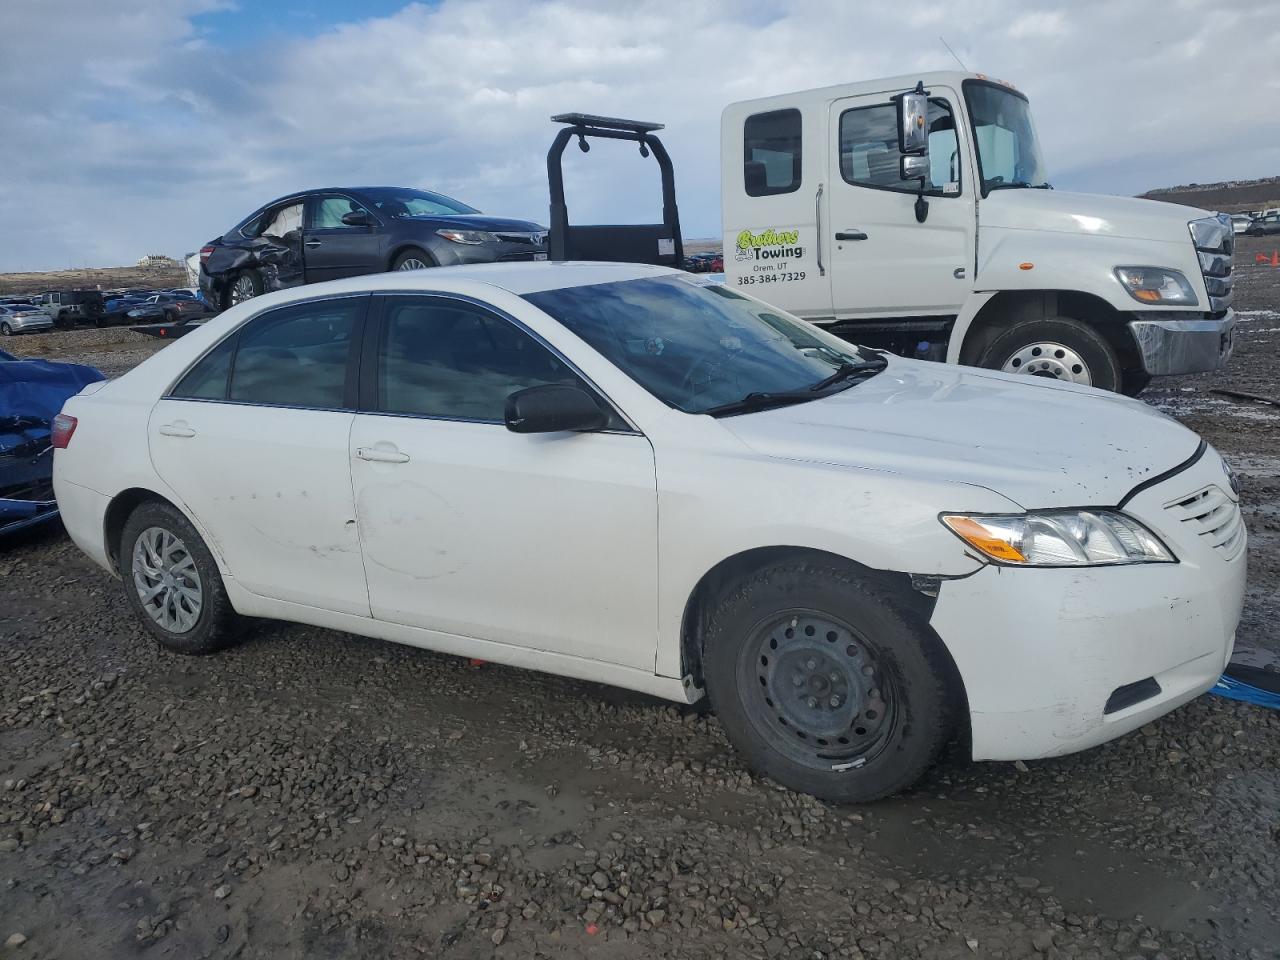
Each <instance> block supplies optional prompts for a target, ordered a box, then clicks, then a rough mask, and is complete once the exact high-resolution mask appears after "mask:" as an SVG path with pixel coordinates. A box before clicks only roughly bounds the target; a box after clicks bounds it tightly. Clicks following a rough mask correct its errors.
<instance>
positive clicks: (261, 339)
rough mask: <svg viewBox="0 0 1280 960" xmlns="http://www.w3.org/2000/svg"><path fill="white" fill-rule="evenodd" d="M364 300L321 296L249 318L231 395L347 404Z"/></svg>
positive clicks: (246, 399)
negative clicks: (350, 363)
mask: <svg viewBox="0 0 1280 960" xmlns="http://www.w3.org/2000/svg"><path fill="white" fill-rule="evenodd" d="M364 305H365V298H364V297H347V298H344V299H341V300H317V301H313V302H311V303H303V304H298V305H297V306H294V307H284V308H282V309H280V310H272V311H271V312H270V313H267V314H264V315H263V316H260V317H258V318H256V319H254V320H252V321H250V322H249V324H248V325H247V326H246V327H245V328H244V329H243V330H242V331H241V332H240V335H239V338H238V339H239V345H238V347H237V349H236V351H235V357H234V359H233V362H232V369H231V386H230V389H229V391H228V393H227V399H229V400H233V401H239V402H241V403H270V404H275V405H279V406H288V407H315V408H321V409H342V408H344V407H346V404H345V403H344V397H345V387H346V381H347V366H348V359H349V356H350V353H351V336H352V332H353V331H354V330H355V326H356V321H357V320H358V319H359V316H360V313H361V312H362V311H363V309H364ZM193 372H194V371H193Z"/></svg>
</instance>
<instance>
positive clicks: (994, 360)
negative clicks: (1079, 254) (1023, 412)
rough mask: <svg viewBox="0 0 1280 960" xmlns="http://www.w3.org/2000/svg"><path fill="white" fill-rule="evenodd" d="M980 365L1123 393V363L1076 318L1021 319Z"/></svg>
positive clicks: (999, 336)
mask: <svg viewBox="0 0 1280 960" xmlns="http://www.w3.org/2000/svg"><path fill="white" fill-rule="evenodd" d="M976 365H977V366H979V367H986V368H987V369H989V370H1001V371H1003V372H1005V373H1016V374H1021V375H1024V376H1027V375H1029V376H1034V377H1046V378H1049V379H1053V380H1062V381H1064V382H1067V383H1078V384H1082V385H1084V386H1088V387H1097V388H1098V389H1099V390H1111V391H1113V392H1115V391H1118V390H1119V389H1120V383H1121V369H1120V358H1119V357H1118V356H1117V355H1116V351H1115V350H1114V348H1112V346H1111V344H1109V343H1107V341H1106V338H1104V337H1103V336H1102V334H1100V333H1098V331H1097V330H1095V329H1094V328H1093V327H1091V326H1089V325H1088V324H1087V323H1082V322H1081V321H1079V320H1076V319H1074V318H1073V317H1045V318H1043V319H1035V320H1022V321H1019V322H1016V323H1014V324H1012V325H1011V326H1009V327H1008V328H1007V329H1005V330H1003V331H1001V332H1000V333H999V334H997V335H996V336H995V337H994V338H993V339H992V340H991V341H990V342H989V343H988V344H987V345H986V346H985V347H984V348H983V350H982V352H981V353H980V354H979V356H978V358H977V363H976Z"/></svg>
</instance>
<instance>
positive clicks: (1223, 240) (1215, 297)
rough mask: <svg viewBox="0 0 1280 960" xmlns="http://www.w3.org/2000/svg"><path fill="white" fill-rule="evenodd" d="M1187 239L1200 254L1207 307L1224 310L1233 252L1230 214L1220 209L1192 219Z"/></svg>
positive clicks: (1198, 254)
mask: <svg viewBox="0 0 1280 960" xmlns="http://www.w3.org/2000/svg"><path fill="white" fill-rule="evenodd" d="M1189 226H1190V228H1191V242H1192V243H1194V244H1195V248H1196V255H1197V256H1198V257H1199V258H1200V273H1201V274H1202V275H1203V276H1204V288H1205V292H1206V293H1208V294H1209V311H1210V312H1211V313H1216V314H1222V313H1225V312H1226V310H1227V307H1229V306H1231V290H1232V285H1233V280H1232V277H1231V257H1232V255H1233V254H1234V253H1235V247H1236V235H1235V230H1234V228H1233V227H1232V224H1231V218H1230V217H1228V216H1227V215H1226V214H1223V213H1220V214H1218V215H1217V216H1216V217H1208V218H1206V219H1204V220H1193V221H1192V222H1191V223H1190V224H1189Z"/></svg>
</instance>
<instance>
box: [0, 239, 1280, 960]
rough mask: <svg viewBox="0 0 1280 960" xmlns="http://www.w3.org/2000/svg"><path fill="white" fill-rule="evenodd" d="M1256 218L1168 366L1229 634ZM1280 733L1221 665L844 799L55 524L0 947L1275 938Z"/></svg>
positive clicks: (30, 952) (184, 949)
mask: <svg viewBox="0 0 1280 960" xmlns="http://www.w3.org/2000/svg"><path fill="white" fill-rule="evenodd" d="M1252 246H1258V244H1257V242H1253V243H1252V244H1251V243H1250V242H1245V243H1242V245H1241V249H1240V252H1239V253H1238V254H1237V263H1238V264H1239V274H1240V278H1241V279H1240V282H1239V289H1240V295H1239V298H1238V306H1239V307H1241V308H1242V309H1243V310H1245V311H1247V312H1246V313H1245V314H1244V316H1243V318H1242V321H1243V322H1242V324H1241V327H1240V331H1241V332H1240V340H1239V346H1238V352H1237V356H1236V358H1235V360H1233V363H1232V366H1231V368H1230V369H1229V370H1228V371H1227V372H1226V373H1225V374H1223V375H1218V376H1204V377H1188V378H1180V379H1178V380H1174V381H1169V382H1165V383H1161V384H1159V385H1158V387H1157V388H1156V389H1155V390H1153V391H1152V392H1151V395H1150V399H1151V401H1152V402H1154V403H1156V404H1157V405H1159V406H1161V407H1162V408H1163V409H1165V410H1167V411H1169V412H1170V413H1172V414H1173V415H1175V416H1178V417H1179V418H1181V419H1183V420H1185V421H1186V422H1188V423H1189V424H1191V425H1192V426H1193V427H1194V428H1196V429H1197V430H1200V431H1201V432H1202V433H1204V434H1205V435H1206V436H1207V437H1208V438H1209V439H1210V441H1211V442H1213V443H1214V444H1215V445H1216V446H1218V448H1219V449H1221V450H1222V451H1223V452H1224V453H1225V454H1226V455H1227V456H1228V458H1229V459H1230V460H1231V461H1232V462H1233V463H1234V464H1235V465H1237V466H1238V467H1239V468H1240V471H1241V472H1242V473H1243V474H1244V476H1245V506H1246V515H1247V520H1248V524H1249V529H1250V533H1251V537H1252V540H1251V544H1250V563H1251V581H1250V588H1249V595H1248V601H1247V607H1246V612H1245V618H1244V621H1243V623H1242V626H1241V631H1240V639H1241V642H1242V643H1243V644H1247V645H1252V646H1257V647H1266V648H1270V649H1277V648H1280V638H1278V637H1277V632H1276V629H1275V626H1274V624H1275V623H1276V622H1277V619H1280V599H1278V598H1277V584H1278V581H1280V576H1278V573H1280V508H1278V504H1280V409H1277V408H1273V407H1266V406H1263V405H1259V404H1249V403H1238V402H1235V401H1230V400H1227V399H1226V398H1223V397H1218V396H1215V395H1213V394H1211V393H1209V390H1210V389H1211V388H1213V387H1216V386H1228V387H1231V388H1234V389H1241V390H1246V391H1249V392H1257V393H1264V394H1266V393H1269V394H1271V395H1273V396H1274V395H1276V394H1277V393H1278V392H1280V388H1277V386H1276V381H1275V377H1274V374H1273V373H1272V370H1273V369H1274V359H1275V357H1276V353H1277V347H1278V346H1280V270H1273V269H1271V268H1264V267H1261V266H1258V267H1254V266H1252V265H1251V261H1252V260H1253V252H1254V251H1253V250H1252ZM1269 249H1270V248H1268V252H1269ZM6 346H8V345H6ZM16 346H17V347H18V348H19V349H20V350H21V352H23V353H32V354H35V353H42V354H45V355H56V356H63V357H67V358H75V359H80V360H84V361H86V362H90V363H95V364H97V365H99V366H101V367H102V368H103V369H104V370H105V371H107V372H108V373H119V372H121V371H123V370H125V369H127V368H128V367H129V366H131V365H133V364H134V363H136V362H138V361H139V360H141V359H142V358H143V357H145V356H146V355H148V354H149V353H150V352H152V351H154V350H155V349H159V348H161V347H162V344H160V343H158V342H150V341H144V340H143V339H142V338H141V337H138V336H137V335H135V334H131V333H129V332H128V331H124V330H106V331H96V330H85V331H75V332H71V333H60V334H53V335H49V336H46V337H32V338H28V339H22V340H19V341H17V343H16ZM1278 758H1280V714H1276V713H1274V712H1268V711H1265V710H1262V709H1260V708H1256V707H1250V706H1246V705H1243V704H1238V703H1234V702H1231V701H1226V700H1222V699H1218V698H1215V697H1208V696H1207V697H1202V698H1200V699H1199V700H1197V701H1195V702H1193V703H1192V704H1190V705H1188V706H1187V707H1185V708H1183V709H1181V710H1179V711H1177V712H1175V713H1174V714H1172V715H1170V716H1168V717H1165V718H1163V719H1161V720H1160V721H1158V722H1156V723H1153V724H1151V725H1149V726H1147V727H1145V728H1143V729H1142V730H1141V731H1139V732H1137V733H1135V734H1133V735H1131V736H1128V737H1125V738H1123V739H1121V740H1119V741H1117V742H1114V743H1110V744H1107V745H1105V746H1103V747H1100V748H1098V749H1096V750H1093V751H1090V752H1088V753H1085V754H1081V755H1077V756H1073V757H1065V758H1061V759H1056V760H1045V761H1038V762H1032V763H1027V764H973V763H969V762H966V761H965V759H964V758H963V757H962V756H959V755H953V756H951V757H950V758H948V759H947V760H945V761H944V763H943V764H942V765H941V766H939V767H938V768H937V769H936V770H935V771H934V772H933V773H932V774H930V775H929V777H928V778H927V779H926V780H925V782H924V783H923V784H921V785H920V786H919V787H918V788H917V789H915V790H913V791H912V792H911V793H910V794H908V795H906V796H904V797H900V798H896V799H894V800H890V801H884V802H881V803H877V804H874V805H870V806H866V807H860V808H839V807H834V806H829V805H826V804H823V803H820V802H818V801H815V800H813V799H811V798H808V797H805V796H801V795H797V794H794V793H790V792H788V791H786V790H782V789H780V788H778V787H776V786H774V785H773V784H771V783H768V782H765V781H761V780H758V779H756V778H753V777H752V776H750V775H749V774H748V773H747V772H746V771H745V769H744V768H743V767H742V765H741V763H740V762H739V761H738V759H737V758H736V757H735V756H734V754H733V753H732V752H731V750H730V748H729V746H728V743H727V742H726V741H725V738H724V736H723V734H722V733H721V731H720V729H719V727H718V726H717V724H716V722H715V720H714V719H713V718H708V717H705V716H702V715H700V714H699V713H698V712H697V711H696V710H693V709H684V708H678V707H674V706H671V705H668V704H664V703H661V702H658V701H655V700H651V699H648V698H645V697H642V696H639V695H635V694H630V693H625V692H621V691H618V690H614V689H610V688H606V687H601V686H597V685H592V684H587V683H580V682H575V681H569V680H563V679H558V678H554V677H548V676H541V675H536V674H531V673H524V672H520V671H516V670H510V669H506V668H502V667H496V666H481V667H476V666H472V665H470V664H468V662H467V661H465V660H458V659H454V658H450V657H444V656H439V655H435V654H431V653H428V652H425V651H421V650H416V649H411V648H406V647H397V646H394V645H390V644H383V643H378V642H375V641H369V640H364V639H360V638H355V637H351V636H347V635H343V634H337V633H332V632H327V631H322V630H315V629H312V628H307V627H297V626H289V625H280V624H265V625H262V626H260V627H257V628H255V629H254V631H253V632H252V633H251V635H250V636H249V637H248V638H247V640H246V642H245V643H243V644H242V645H240V646H238V647H237V648H235V649H233V650H231V651H228V652H226V653H224V654H221V655H219V656H216V657H211V658H208V659H198V660H195V659H186V658H182V657H178V656H175V655H172V654H168V653H165V652H162V651H161V650H159V649H158V648H157V647H156V646H155V645H154V644H153V643H152V642H151V641H149V640H148V639H147V638H146V637H145V636H144V635H143V633H142V631H141V630H140V629H139V628H138V627H137V626H136V625H135V622H134V620H133V618H132V616H131V615H130V613H129V611H128V609H127V608H126V605H125V602H124V599H123V597H122V595H121V591H120V587H119V585H118V584H117V583H115V582H114V581H112V580H111V579H110V578H108V577H107V576H105V575H104V574H103V573H101V572H100V571H98V570H97V569H96V568H94V567H93V566H92V565H90V564H89V562H88V561H87V560H85V559H84V558H83V557H82V556H81V555H80V554H79V553H78V551H76V550H75V548H74V547H72V546H71V545H70V543H69V542H68V541H67V540H66V538H65V536H64V535H62V534H61V532H60V531H50V532H46V533H42V534H34V535H28V536H25V537H22V538H20V539H18V540H17V541H16V542H12V543H10V544H8V545H6V546H3V547H0V942H4V940H5V938H9V941H8V945H7V946H5V947H0V957H8V956H14V957H32V958H34V957H86V958H89V957H92V958H95V960H103V958H118V957H119V958H122V957H135V956H139V955H150V956H172V957H178V958H194V957H218V958H226V957H270V958H273V960H274V958H292V957H308V958H311V957H340V956H341V957H347V956H362V957H365V956H367V957H380V958H381V957H388V958H395V957H467V958H469V957H490V956H494V957H513V958H528V957H540V956H556V957H578V956H586V955H588V954H591V955H592V956H597V957H606V958H619V960H623V958H640V957H657V956H675V957H694V958H700V957H719V956H732V957H735V958H736V957H786V958H793V957H803V958H814V960H816V958H827V957H867V958H898V957H925V958H939V960H941V958H962V957H974V956H977V957H991V958H1000V957H1032V956H1049V957H1082V958H1083V957H1095V958H1102V957H1120V958H1132V957H1142V958H1153V957H1169V958H1174V957H1201V958H1210V957H1212V958H1220V957H1236V956H1240V957H1275V956H1280V953H1277V946H1276V945H1277V944H1280V907H1278V905H1277V898H1276V895H1275V889H1276V884H1277V879H1278V872H1280V762H1278ZM11 935H12V936H11ZM23 938H25V940H24V939H23Z"/></svg>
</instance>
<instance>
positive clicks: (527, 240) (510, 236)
mask: <svg viewBox="0 0 1280 960" xmlns="http://www.w3.org/2000/svg"><path fill="white" fill-rule="evenodd" d="M494 236H495V237H497V238H498V239H499V240H502V241H504V242H506V243H523V244H527V245H529V246H531V247H541V246H542V245H543V244H545V243H546V242H547V235H546V233H541V232H539V233H501V232H497V233H495V234H494Z"/></svg>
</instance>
